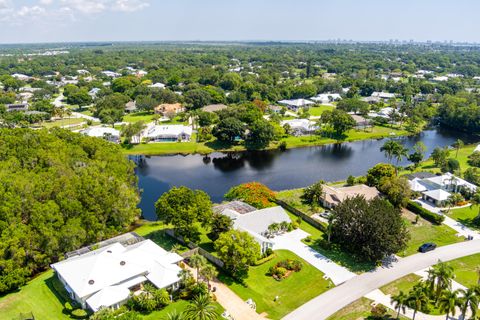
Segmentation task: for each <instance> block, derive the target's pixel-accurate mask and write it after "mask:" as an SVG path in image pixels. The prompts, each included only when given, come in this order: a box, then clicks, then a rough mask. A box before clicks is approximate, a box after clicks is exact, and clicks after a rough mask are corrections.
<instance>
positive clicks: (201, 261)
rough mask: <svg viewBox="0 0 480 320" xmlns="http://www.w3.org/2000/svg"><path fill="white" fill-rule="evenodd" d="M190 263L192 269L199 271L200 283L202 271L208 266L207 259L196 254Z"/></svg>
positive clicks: (190, 259)
mask: <svg viewBox="0 0 480 320" xmlns="http://www.w3.org/2000/svg"><path fill="white" fill-rule="evenodd" d="M189 261H190V266H191V267H192V268H195V269H197V282H198V277H199V276H200V270H201V269H203V268H204V267H205V266H206V265H207V259H205V257H204V256H201V255H199V254H198V253H196V254H194V255H192V256H191V257H190V258H189Z"/></svg>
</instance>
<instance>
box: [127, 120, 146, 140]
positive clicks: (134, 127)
mask: <svg viewBox="0 0 480 320" xmlns="http://www.w3.org/2000/svg"><path fill="white" fill-rule="evenodd" d="M145 127H146V126H145V124H144V123H143V121H137V122H134V123H129V124H127V125H124V126H123V127H122V131H121V132H122V136H123V137H124V138H125V140H126V141H127V142H128V143H130V142H131V140H132V138H133V137H134V136H138V135H139V134H140V133H141V132H142V131H143V130H144V129H145Z"/></svg>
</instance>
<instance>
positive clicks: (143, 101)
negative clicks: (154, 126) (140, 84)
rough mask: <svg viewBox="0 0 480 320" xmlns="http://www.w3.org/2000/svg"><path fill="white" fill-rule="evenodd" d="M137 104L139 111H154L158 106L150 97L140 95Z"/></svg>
mask: <svg viewBox="0 0 480 320" xmlns="http://www.w3.org/2000/svg"><path fill="white" fill-rule="evenodd" d="M135 104H136V106H137V108H138V109H139V110H142V111H153V108H155V107H156V106H157V105H158V101H157V100H156V99H154V98H153V97H152V96H150V95H140V96H138V97H137V98H136V99H135Z"/></svg>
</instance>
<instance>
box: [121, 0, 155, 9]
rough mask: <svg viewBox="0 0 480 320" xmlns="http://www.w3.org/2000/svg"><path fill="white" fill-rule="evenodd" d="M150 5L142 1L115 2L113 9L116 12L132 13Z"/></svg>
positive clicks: (124, 0) (123, 0)
mask: <svg viewBox="0 0 480 320" xmlns="http://www.w3.org/2000/svg"><path fill="white" fill-rule="evenodd" d="M149 5H150V4H149V3H148V2H146V1H143V0H116V1H115V4H114V6H113V9H114V10H116V11H123V12H133V11H138V10H142V9H143V8H146V7H148V6H149Z"/></svg>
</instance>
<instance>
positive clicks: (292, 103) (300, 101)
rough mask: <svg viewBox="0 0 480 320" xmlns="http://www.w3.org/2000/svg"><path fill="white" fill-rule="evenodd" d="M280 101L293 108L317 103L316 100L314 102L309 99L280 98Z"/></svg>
mask: <svg viewBox="0 0 480 320" xmlns="http://www.w3.org/2000/svg"><path fill="white" fill-rule="evenodd" d="M278 103H279V104H283V105H285V106H287V107H289V108H291V109H298V108H303V107H306V106H310V105H312V104H315V102H312V101H310V100H307V99H292V100H280V101H278Z"/></svg>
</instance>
